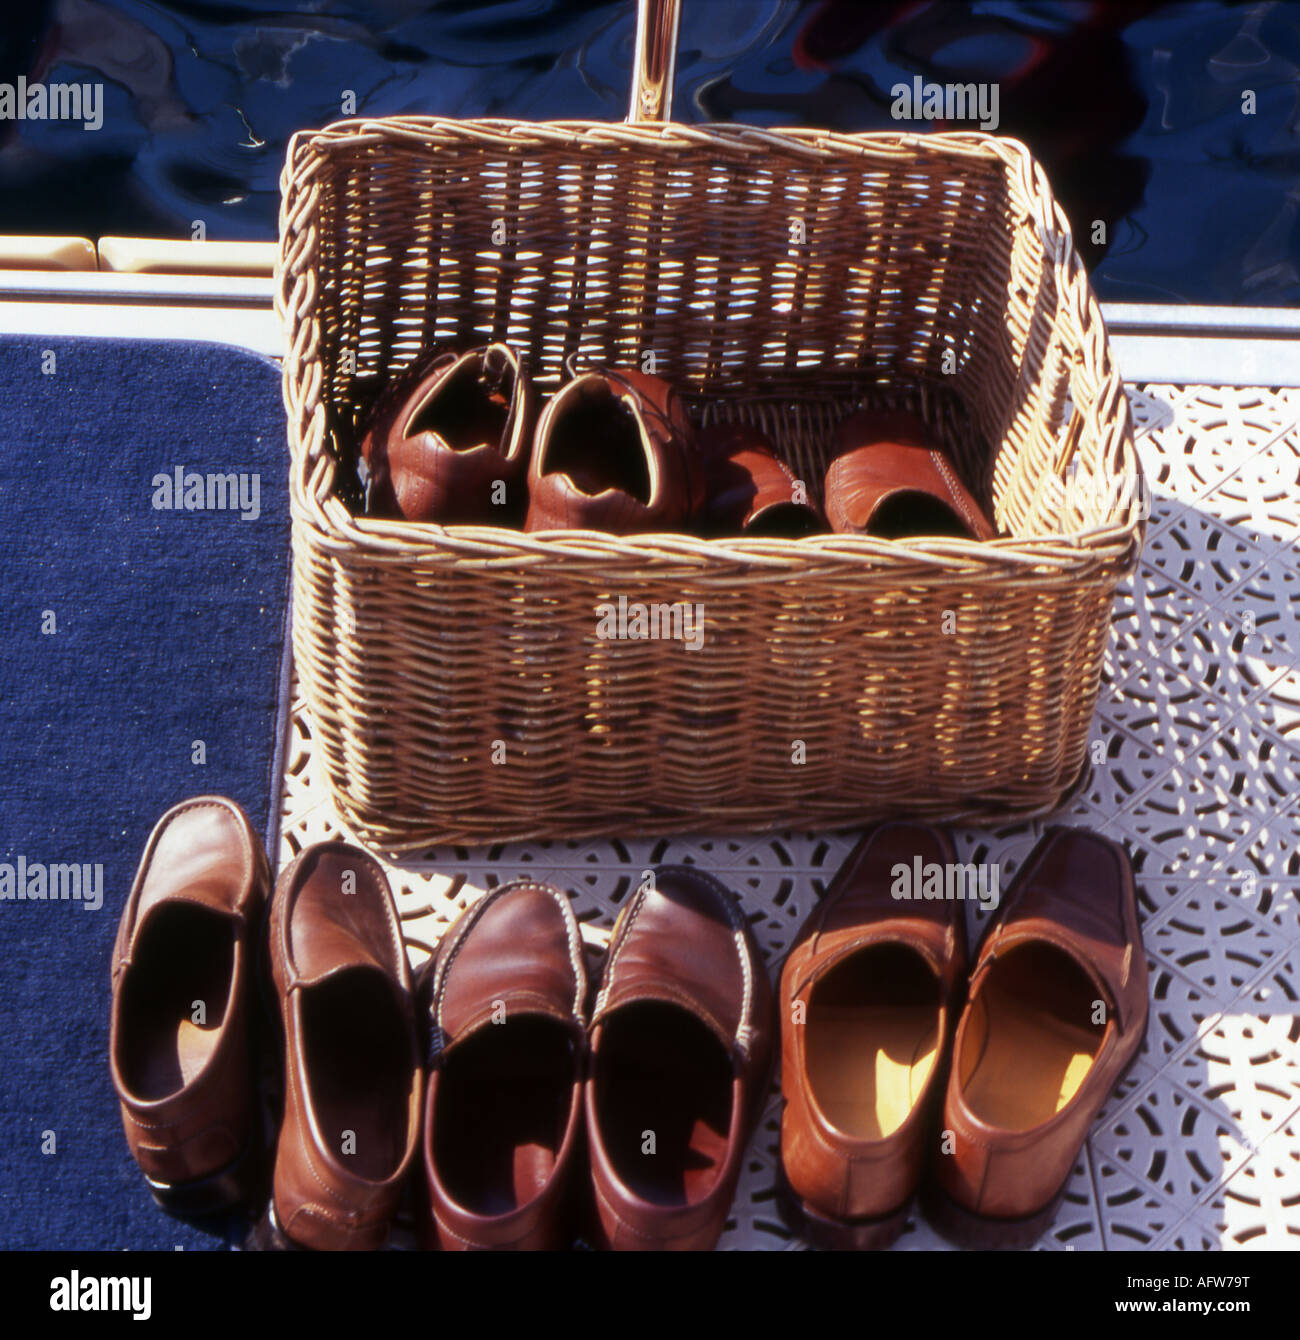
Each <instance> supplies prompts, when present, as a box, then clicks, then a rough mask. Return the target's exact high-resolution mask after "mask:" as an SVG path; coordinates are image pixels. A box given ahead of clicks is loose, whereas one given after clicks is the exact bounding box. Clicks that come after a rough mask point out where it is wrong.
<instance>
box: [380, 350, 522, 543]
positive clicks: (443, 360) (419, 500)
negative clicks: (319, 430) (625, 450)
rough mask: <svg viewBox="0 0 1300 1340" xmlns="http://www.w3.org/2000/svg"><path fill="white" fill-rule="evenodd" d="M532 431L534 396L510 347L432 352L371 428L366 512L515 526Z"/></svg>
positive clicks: (395, 388)
mask: <svg viewBox="0 0 1300 1340" xmlns="http://www.w3.org/2000/svg"><path fill="white" fill-rule="evenodd" d="M532 432H533V419H532V392H531V390H530V389H529V385H528V380H527V378H526V377H525V376H524V375H523V372H522V370H521V368H520V364H519V357H518V355H517V354H516V353H515V351H514V350H513V349H512V348H510V346H509V345H506V344H489V345H484V346H481V347H479V348H475V349H469V350H466V351H464V352H461V353H457V352H455V351H439V352H434V353H432V354H431V355H428V356H426V357H425V358H424V359H423V360H421V361H420V362H419V363H417V364H416V365H415V367H414V368H413V369H412V370H411V371H409V372H408V373H406V374H405V375H404V376H402V377H399V378H398V379H396V380H395V381H394V382H393V383H392V384H391V385H390V386H389V387H388V388H387V389H386V390H385V391H384V392H383V394H382V395H381V396H380V398H379V400H378V402H377V403H376V405H375V407H374V409H373V410H372V411H371V413H370V416H369V418H368V420H367V425H366V428H365V432H364V436H363V437H362V440H361V455H362V457H363V458H364V460H365V462H366V465H367V467H368V468H369V470H370V510H371V511H372V512H374V513H376V514H378V515H380V516H394V517H402V518H404V519H405V520H407V521H436V522H439V523H441V524H442V525H454V524H461V525H473V524H482V525H510V524H515V525H517V524H518V521H519V518H520V517H521V516H522V515H523V504H524V498H523V494H524V488H523V480H524V473H525V471H526V469H527V465H528V450H529V447H530V446H531V444H532Z"/></svg>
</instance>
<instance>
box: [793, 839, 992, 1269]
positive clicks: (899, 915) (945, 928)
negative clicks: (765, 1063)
mask: <svg viewBox="0 0 1300 1340" xmlns="http://www.w3.org/2000/svg"><path fill="white" fill-rule="evenodd" d="M935 868H942V869H943V870H947V869H950V868H956V857H955V855H954V852H953V847H952V842H951V840H950V839H949V837H948V835H947V834H946V833H944V832H942V831H941V830H939V829H936V828H932V827H930V826H929V825H927V824H916V823H885V824H881V825H880V826H879V827H877V828H874V829H872V830H871V831H869V832H868V833H867V834H866V835H865V836H864V837H863V838H862V840H861V841H860V842H859V843H858V845H857V846H856V847H855V848H854V849H853V851H852V852H851V853H850V855H849V857H848V859H847V860H846V861H845V862H844V864H843V865H842V866H841V867H840V869H839V871H838V873H837V874H836V876H835V878H834V880H833V881H832V883H831V886H830V888H829V889H828V890H827V892H826V896H825V897H824V898H823V899H822V900H821V902H820V903H818V905H817V906H816V907H815V908H814V909H813V912H812V915H811V916H810V917H809V918H808V920H807V921H806V922H805V923H804V925H803V928H802V929H801V930H800V932H799V936H798V939H797V940H796V942H795V945H794V948H793V949H792V950H791V951H790V955H789V957H788V958H787V959H786V961H785V966H784V968H783V969H782V971H781V1050H782V1063H781V1091H782V1094H783V1095H784V1098H785V1110H784V1113H783V1115H782V1118H781V1163H782V1169H783V1174H784V1183H785V1196H784V1203H785V1209H786V1211H787V1214H788V1217H789V1218H790V1221H791V1225H792V1227H794V1228H795V1229H796V1230H797V1231H798V1232H800V1233H801V1234H803V1235H804V1236H805V1237H807V1238H808V1239H810V1240H811V1241H813V1242H815V1243H817V1244H819V1245H822V1246H827V1247H836V1248H846V1247H852V1248H874V1247H887V1246H888V1245H889V1244H890V1243H891V1242H893V1240H894V1239H895V1238H896V1237H897V1236H898V1235H899V1233H900V1232H901V1231H902V1229H903V1226H904V1225H905V1223H906V1221H907V1211H908V1207H909V1205H910V1204H911V1201H912V1197H913V1195H914V1194H915V1192H916V1189H917V1187H918V1185H919V1184H920V1181H921V1175H922V1172H923V1170H924V1167H925V1161H926V1153H927V1151H928V1149H929V1144H930V1141H931V1139H932V1136H933V1119H934V1114H935V1110H936V1108H937V1105H938V1102H939V1099H940V1097H941V1095H942V1092H943V1076H944V1066H945V1057H946V1050H947V1045H948V1041H949V1038H950V1037H951V1031H952V1024H953V1016H954V1012H955V1007H956V1004H957V1003H959V1000H958V998H959V994H960V990H961V983H962V979H963V977H964V975H965V963H966V954H965V943H966V933H965V920H964V911H963V904H962V903H961V902H958V901H954V900H951V899H946V898H934V899H931V898H925V897H923V896H922V895H923V888H922V887H921V886H920V883H919V882H918V881H917V880H916V879H915V877H914V872H918V871H920V872H926V871H932V870H934V869H935ZM923 877H924V876H923ZM900 878H902V879H904V880H905V881H906V886H903V885H900ZM914 883H915V884H918V887H917V888H915V890H913V889H912V888H911V885H912V884H914ZM900 888H901V889H902V891H903V892H906V893H908V894H909V895H910V894H912V893H914V895H915V896H909V897H908V898H907V899H906V900H904V899H903V898H901V897H900V896H896V894H897V893H898V891H899V890H900ZM972 896H974V895H973V894H972Z"/></svg>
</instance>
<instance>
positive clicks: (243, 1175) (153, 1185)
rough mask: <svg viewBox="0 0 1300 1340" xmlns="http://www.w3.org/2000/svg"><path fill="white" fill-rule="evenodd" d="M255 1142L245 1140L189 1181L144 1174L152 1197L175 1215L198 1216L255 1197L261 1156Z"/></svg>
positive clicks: (229, 1207)
mask: <svg viewBox="0 0 1300 1340" xmlns="http://www.w3.org/2000/svg"><path fill="white" fill-rule="evenodd" d="M259 1155H260V1151H259V1149H258V1142H257V1140H256V1139H252V1140H250V1141H249V1143H248V1144H247V1146H245V1148H244V1150H243V1152H242V1153H240V1154H239V1155H238V1156H237V1157H236V1158H235V1159H234V1160H233V1161H232V1162H231V1163H228V1164H227V1165H226V1166H225V1167H224V1168H221V1169H219V1170H218V1171H217V1172H214V1173H212V1174H210V1175H209V1176H207V1177H200V1178H197V1179H195V1180H194V1181H192V1182H158V1181H155V1180H154V1179H153V1178H152V1177H146V1178H145V1181H146V1182H147V1183H148V1184H149V1190H150V1192H151V1193H152V1194H153V1198H154V1200H156V1201H157V1202H158V1204H159V1205H160V1206H161V1207H162V1208H163V1209H164V1210H166V1211H167V1213H168V1214H171V1215H175V1216H176V1217H177V1218H178V1219H201V1218H203V1217H204V1216H205V1215H213V1214H221V1213H222V1212H223V1211H225V1210H231V1209H234V1208H235V1206H237V1205H242V1204H245V1203H247V1202H249V1201H251V1200H253V1199H255V1197H256V1194H257V1188H258V1182H259V1178H260V1174H261V1163H262V1160H261V1158H260V1157H259Z"/></svg>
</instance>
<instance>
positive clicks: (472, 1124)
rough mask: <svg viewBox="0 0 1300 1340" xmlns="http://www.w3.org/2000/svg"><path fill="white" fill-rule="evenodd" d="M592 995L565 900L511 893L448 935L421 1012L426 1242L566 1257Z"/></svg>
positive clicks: (540, 889) (548, 893)
mask: <svg viewBox="0 0 1300 1340" xmlns="http://www.w3.org/2000/svg"><path fill="white" fill-rule="evenodd" d="M586 994H587V975H586V970H585V969H584V967H583V961H582V937H581V934H580V933H579V931H578V923H577V921H576V920H575V919H574V915H573V910H572V908H571V907H570V906H569V900H568V898H567V897H566V896H565V894H564V893H562V892H561V891H560V890H559V889H553V888H551V887H550V886H549V885H546V884H538V883H535V882H534V881H532V880H516V881H514V882H513V883H510V884H503V885H501V886H500V887H499V888H497V889H493V890H492V892H490V893H488V894H486V895H485V896H484V897H483V898H481V899H480V900H479V901H478V902H477V903H475V904H474V906H473V907H471V908H470V909H469V910H468V911H466V912H465V913H464V914H463V915H462V916H461V917H460V918H459V919H458V920H457V921H456V922H455V924H454V925H453V926H452V927H451V928H450V929H449V930H448V931H447V933H446V934H445V935H444V936H443V938H442V942H441V944H440V945H439V947H438V953H437V954H436V955H435V956H434V958H433V959H431V960H430V963H429V965H428V969H427V971H426V973H425V975H424V978H423V986H422V990H421V997H422V1002H421V1003H422V1006H423V1007H424V1009H425V1010H426V1012H427V1016H428V1025H429V1058H428V1059H429V1087H428V1094H427V1098H426V1102H425V1109H424V1171H425V1178H426V1182H427V1188H428V1204H429V1211H430V1218H429V1222H428V1224H427V1225H426V1236H427V1237H432V1238H436V1240H437V1242H438V1244H439V1245H440V1246H442V1247H443V1248H444V1249H446V1250H465V1249H471V1248H477V1249H480V1250H492V1249H495V1250H505V1249H509V1250H515V1251H523V1250H533V1251H537V1250H555V1249H558V1248H561V1247H566V1246H570V1245H572V1242H573V1238H574V1225H573V1221H572V1214H571V1211H572V1209H573V1199H572V1193H573V1191H574V1187H575V1181H574V1174H575V1172H576V1171H577V1169H578V1164H579V1161H580V1157H581V1149H582V1138H581V1137H582V1078H583V1073H584V1070H585V1066H586V1057H587V1033H586V1022H585V1019H584V1016H583V1006H584V1000H585V997H586Z"/></svg>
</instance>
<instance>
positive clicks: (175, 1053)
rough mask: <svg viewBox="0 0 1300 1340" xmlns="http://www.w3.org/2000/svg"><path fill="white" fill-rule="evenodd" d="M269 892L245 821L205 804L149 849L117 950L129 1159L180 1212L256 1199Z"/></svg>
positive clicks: (117, 1020) (174, 814) (113, 1033)
mask: <svg viewBox="0 0 1300 1340" xmlns="http://www.w3.org/2000/svg"><path fill="white" fill-rule="evenodd" d="M269 883H270V867H269V865H268V862H267V859H266V853H265V852H264V851H263V850H262V844H261V841H260V840H259V839H258V837H257V835H256V834H255V833H254V832H253V828H252V825H251V824H250V823H249V822H248V818H247V816H246V815H245V814H244V812H243V810H241V809H240V808H239V806H238V805H236V804H235V802H234V801H233V800H226V799H225V798H224V797H222V796H199V797H197V798H196V799H194V800H187V801H186V802H185V803H184V804H181V805H177V806H175V807H174V808H173V809H170V810H168V811H167V813H166V814H164V815H163V817H162V818H161V819H160V820H159V821H158V824H157V826H156V827H155V828H154V830H153V833H152V834H151V835H150V837H149V843H148V846H147V847H146V848H145V852H144V856H143V858H142V859H141V862H140V869H139V872H138V873H137V875H136V877H135V884H134V885H133V886H132V889H131V893H130V896H129V897H128V899H127V903H126V908H125V909H124V911H123V913H122V920H121V922H120V923H119V925H118V930H117V943H116V945H115V946H114V949H113V993H112V1014H111V1020H110V1025H109V1038H110V1041H109V1056H110V1065H111V1068H112V1074H113V1085H114V1087H115V1088H116V1090H117V1096H118V1098H119V1100H120V1102H121V1108H122V1125H123V1127H124V1129H125V1131H126V1141H127V1144H128V1145H129V1146H130V1149H131V1154H132V1156H133V1157H134V1158H135V1161H136V1162H137V1163H138V1164H139V1165H140V1171H141V1172H143V1173H144V1175H145V1177H146V1178H147V1179H148V1182H149V1186H150V1188H151V1189H152V1191H153V1194H154V1196H155V1198H156V1199H157V1200H158V1201H159V1203H160V1204H162V1205H163V1206H164V1207H165V1208H167V1209H169V1210H172V1211H173V1212H175V1213H177V1214H185V1215H201V1214H207V1213H212V1212H214V1211H217V1210H221V1209H225V1208H227V1207H228V1206H230V1205H232V1204H235V1203H236V1202H238V1201H240V1200H243V1199H246V1198H248V1197H249V1196H251V1195H252V1193H253V1190H254V1182H255V1178H256V1174H257V1171H258V1164H259V1157H258V1155H259V1152H260V1135H261V1127H260V1119H259V1112H258V1104H257V1094H256V1090H255V1087H254V1082H253V1073H252V1058H251V1055H250V1049H249V1033H250V1025H251V1017H252V1016H251V1011H252V1009H253V1007H254V1005H255V1000H254V998H253V994H252V993H253V992H254V990H255V981H256V976H255V974H256V961H255V956H254V945H255V943H256V940H255V937H256V933H257V930H258V928H259V926H260V919H261V913H262V908H263V906H264V905H265V901H266V895H267V888H268V885H269Z"/></svg>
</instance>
